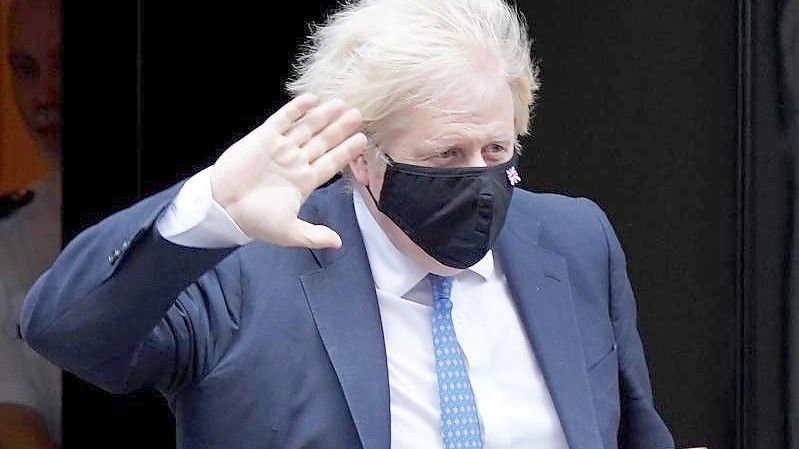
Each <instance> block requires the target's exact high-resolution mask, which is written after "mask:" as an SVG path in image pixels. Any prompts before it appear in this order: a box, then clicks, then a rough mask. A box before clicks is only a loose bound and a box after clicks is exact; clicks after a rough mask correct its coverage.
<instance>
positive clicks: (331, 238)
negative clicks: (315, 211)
mask: <svg viewBox="0 0 799 449" xmlns="http://www.w3.org/2000/svg"><path fill="white" fill-rule="evenodd" d="M289 235H290V236H291V241H292V245H294V246H301V247H304V248H311V249H320V248H341V237H339V235H338V234H336V232H335V231H333V230H332V229H330V228H328V227H327V226H322V225H315V224H311V223H308V222H307V221H303V220H300V219H299V218H298V219H297V220H296V221H295V222H294V223H293V224H292V226H291V230H290V231H289Z"/></svg>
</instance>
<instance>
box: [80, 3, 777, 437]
mask: <svg viewBox="0 0 799 449" xmlns="http://www.w3.org/2000/svg"><path fill="white" fill-rule="evenodd" d="M333 3H334V2H333V1H327V2H293V3H291V4H284V5H282V6H283V7H284V8H285V9H282V10H281V12H280V13H278V12H277V11H276V10H275V7H274V6H273V5H270V4H267V3H262V2H252V3H245V2H237V3H231V2H228V3H223V4H216V5H214V6H213V7H209V6H203V7H200V6H198V4H197V3H186V2H180V3H161V4H158V3H151V4H147V5H144V7H142V4H141V1H140V2H138V5H137V4H135V3H132V2H131V3H129V4H127V5H122V4H121V3H120V4H119V5H117V4H114V7H113V8H111V7H107V9H103V10H101V11H98V10H97V6H96V5H94V4H92V5H89V4H84V3H81V2H73V3H70V4H67V5H65V110H64V113H65V117H66V118H65V223H66V234H67V237H68V238H69V237H71V236H73V235H74V234H75V233H76V232H78V231H79V230H81V229H83V228H84V227H85V226H87V225H89V224H91V223H93V222H96V221H97V220H99V219H101V218H102V217H104V216H105V215H107V214H109V213H111V212H112V211H114V210H117V209H119V208H121V207H125V206H126V205H128V204H130V203H131V202H133V201H135V200H136V199H137V198H141V197H142V196H144V195H147V194H150V193H152V192H155V191H157V190H160V189H162V188H164V187H166V186H168V185H170V184H172V183H174V182H175V181H177V180H179V179H181V178H183V177H186V176H189V175H190V174H192V173H194V172H196V171H198V170H199V169H201V168H203V167H205V166H207V165H208V164H210V163H212V162H213V160H214V159H215V157H216V156H217V155H218V154H220V153H221V151H222V150H224V148H226V147H227V146H228V145H230V144H231V143H233V142H234V141H235V140H236V139H237V138H238V137H241V136H243V135H244V134H245V133H246V132H247V131H248V130H249V129H252V128H253V127H255V126H256V125H257V124H258V123H259V122H260V121H261V120H263V119H264V118H266V117H267V116H268V115H269V113H270V112H271V111H273V110H274V109H275V108H276V107H278V106H279V105H280V104H281V103H282V102H283V101H285V100H286V99H287V97H286V96H285V94H284V93H283V91H282V83H283V81H284V80H285V78H286V76H287V74H288V69H289V63H290V55H291V54H292V53H293V52H294V51H295V50H296V48H297V46H298V45H299V43H300V42H301V40H302V36H303V35H304V33H305V32H306V27H305V25H304V22H305V21H306V20H308V19H314V20H315V19H318V18H319V17H321V15H322V14H323V12H324V11H325V10H326V9H327V8H328V7H329V6H330V5H331V4H333ZM775 4H776V3H772V2H769V1H764V2H762V3H760V2H758V6H757V7H754V8H753V7H752V6H751V5H750V4H749V3H748V2H745V1H743V0H741V1H738V2H735V1H718V0H697V1H692V2H629V1H626V0H612V1H606V2H590V1H587V0H581V1H570V2H564V1H555V0H536V1H532V0H530V1H520V8H521V9H522V10H523V11H524V12H525V14H526V15H527V17H528V19H529V22H530V25H531V29H532V33H533V35H534V37H535V38H536V44H535V53H536V56H537V57H538V58H539V60H540V63H541V68H542V78H543V90H542V92H541V94H542V95H541V100H540V103H539V105H538V107H537V113H536V120H535V132H534V134H533V136H532V137H531V138H529V139H527V141H526V142H525V155H524V157H523V160H522V165H523V167H524V171H525V172H526V176H525V185H524V187H525V188H527V189H530V190H542V191H556V192H561V193H566V194H569V195H579V196H587V197H590V198H592V199H594V200H596V201H597V202H598V203H599V204H600V205H601V206H603V207H604V208H605V210H606V211H607V212H608V215H609V216H610V218H611V220H612V221H613V223H614V225H615V226H616V229H617V231H618V233H619V236H620V239H621V241H622V244H623V245H624V247H625V249H626V252H627V255H628V259H629V270H630V276H631V279H632V281H633V284H634V288H635V290H636V293H637V297H638V300H639V316H640V328H641V333H642V336H643V339H644V344H645V347H646V349H647V354H648V357H649V365H650V369H651V374H652V378H653V384H654V389H655V398H656V403H657V405H658V406H659V408H660V410H661V411H662V413H663V415H664V417H665V419H666V421H667V423H668V424H669V425H670V426H671V428H672V429H673V431H674V434H675V437H676V439H677V440H678V444H679V445H680V446H692V445H698V444H706V445H709V446H710V447H713V448H730V447H735V448H764V449H765V448H769V449H772V448H779V447H783V445H784V438H785V435H784V433H785V429H784V424H783V420H784V406H783V404H782V399H781V398H782V395H783V391H782V385H783V380H784V377H783V374H782V364H781V360H782V340H781V338H782V307H783V305H782V304H783V296H782V291H783V290H782V289H783V284H782V277H781V276H782V275H783V272H782V271H781V270H782V267H783V265H781V264H782V262H783V259H784V257H785V246H784V237H785V234H786V219H787V216H786V212H785V210H787V209H786V207H785V206H786V205H785V204H784V203H785V196H786V191H787V190H786V189H787V187H786V185H787V184H786V182H787V175H786V174H785V173H783V171H784V168H785V166H786V165H785V158H784V154H783V151H782V147H780V141H779V138H778V135H779V130H778V129H777V128H776V125H775V123H776V122H775V121H774V120H776V117H777V102H776V100H775V98H776V97H775V96H776V91H775V89H776V86H777V84H776V82H777V80H776V75H775V73H776V72H775V70H776V62H775V61H776V55H775V54H773V51H772V50H773V44H774V42H773V36H772V34H773V29H771V28H769V27H772V26H773V21H774V16H775V14H776V12H775V11H776V7H775ZM137 74H138V75H140V76H137ZM64 402H65V411H64V413H65V422H64V425H65V447H67V449H69V448H78V447H95V446H98V447H99V446H101V445H102V446H106V445H107V444H109V443H114V442H117V441H119V439H120V438H124V440H125V441H126V442H128V443H130V444H133V445H141V446H143V447H172V446H173V439H174V433H173V432H172V421H171V417H170V415H169V413H168V410H166V408H165V407H164V405H163V403H162V401H160V399H159V398H158V397H157V395H156V394H154V393H149V392H144V393H141V394H137V395H134V396H132V397H124V398H120V397H112V396H110V395H107V394H105V393H102V392H100V391H99V390H97V389H95V388H93V387H89V386H87V385H85V384H83V383H82V382H80V381H79V380H77V379H74V378H73V377H71V376H69V375H67V376H66V387H65V399H64Z"/></svg>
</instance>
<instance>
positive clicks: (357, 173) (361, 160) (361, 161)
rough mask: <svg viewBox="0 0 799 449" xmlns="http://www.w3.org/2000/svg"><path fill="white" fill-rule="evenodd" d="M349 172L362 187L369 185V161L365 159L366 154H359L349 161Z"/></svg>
mask: <svg viewBox="0 0 799 449" xmlns="http://www.w3.org/2000/svg"><path fill="white" fill-rule="evenodd" d="M350 172H352V177H353V179H355V181H356V182H357V183H358V184H360V185H362V186H364V187H366V186H368V185H369V161H367V160H366V155H364V154H360V155H358V157H356V158H355V159H353V160H351V161H350Z"/></svg>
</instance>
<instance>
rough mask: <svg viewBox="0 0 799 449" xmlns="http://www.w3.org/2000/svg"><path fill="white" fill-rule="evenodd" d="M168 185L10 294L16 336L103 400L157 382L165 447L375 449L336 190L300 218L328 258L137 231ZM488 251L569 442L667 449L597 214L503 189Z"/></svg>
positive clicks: (359, 254)
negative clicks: (336, 239) (168, 415)
mask: <svg viewBox="0 0 799 449" xmlns="http://www.w3.org/2000/svg"><path fill="white" fill-rule="evenodd" d="M179 188H180V185H176V186H175V187H173V188H171V189H169V190H166V191H164V192H161V193H159V194H157V195H154V196H152V197H150V198H147V199H145V200H143V201H141V202H140V203H138V204H136V205H134V206H133V207H131V208H129V209H127V210H124V211H122V212H119V213H117V214H115V215H112V216H110V217H109V218H107V219H105V220H104V221H103V222H101V223H99V224H97V225H95V226H93V227H91V228H89V229H88V230H86V231H84V232H83V233H82V234H80V235H79V236H77V237H76V238H75V239H74V240H73V241H72V242H71V243H70V244H69V245H68V247H67V248H66V249H65V250H64V251H63V252H62V254H61V255H60V257H59V258H58V260H57V261H56V262H55V263H54V265H53V266H52V268H51V269H50V270H49V271H48V272H47V273H45V274H44V275H43V276H42V277H41V278H40V279H39V280H38V281H37V282H36V284H35V285H34V287H33V288H32V290H31V291H30V293H29V294H28V297H27V298H26V301H25V304H24V308H23V313H22V331H23V336H24V338H25V339H26V340H27V341H28V342H29V344H30V345H31V346H33V347H34V348H35V349H37V350H38V351H39V352H41V353H42V354H43V355H45V356H46V357H47V358H49V359H50V360H51V361H53V362H54V363H56V364H58V365H61V366H62V367H64V368H65V369H67V370H69V371H71V372H73V373H76V374H77V375H79V376H80V377H82V378H84V379H86V380H88V381H90V382H92V383H94V384H96V385H99V386H101V387H103V388H105V389H107V390H110V391H112V392H130V391H134V390H137V389H141V388H148V387H149V388H157V389H158V390H159V391H161V392H162V393H163V394H164V396H165V397H166V398H167V400H168V402H169V404H170V406H171V407H172V409H173V411H174V412H175V415H176V419H177V427H178V432H177V435H178V445H179V447H181V448H195V449H200V448H225V449H229V448H281V449H283V448H286V449H288V448H346V449H351V448H363V449H387V448H389V447H390V441H391V435H390V432H391V429H390V416H389V388H388V374H387V368H386V353H385V346H384V341H383V334H382V329H381V321H380V316H379V313H380V312H379V309H378V305H377V297H376V293H375V287H374V283H373V278H372V274H371V272H370V268H369V263H368V260H367V257H366V251H365V249H364V245H363V242H362V240H361V235H360V231H359V229H358V225H357V222H356V219H355V213H354V209H353V203H352V194H351V193H350V192H348V191H347V189H346V188H344V185H343V183H342V182H341V181H338V182H335V183H333V184H332V185H331V186H329V187H327V188H324V189H321V190H318V191H316V192H314V193H313V194H312V195H311V196H310V198H309V199H308V200H307V202H306V203H305V204H304V205H303V208H302V212H301V216H302V217H303V218H305V219H306V220H308V221H311V222H313V223H321V224H325V225H327V226H329V227H331V228H332V229H334V230H336V231H337V232H338V233H339V235H340V236H341V238H342V240H343V247H342V248H341V249H338V250H330V249H326V250H309V249H299V248H283V247H276V246H273V245H269V244H265V243H260V242H254V243H250V244H247V245H244V246H241V247H238V248H227V249H197V248H187V247H182V246H179V245H175V244H173V243H171V242H169V241H167V240H165V239H164V238H162V237H161V236H160V235H159V234H158V232H157V231H156V230H155V229H154V222H155V220H156V219H157V217H158V216H159V214H160V213H161V211H162V210H163V209H164V208H165V207H167V206H168V205H169V204H170V203H171V201H172V199H173V198H174V197H175V195H176V194H177V192H178V190H179ZM495 250H496V254H497V256H498V257H499V258H500V261H501V263H502V267H503V269H504V271H505V273H506V275H507V279H508V283H509V285H510V288H511V292H512V295H513V298H514V300H515V303H516V306H517V308H518V313H519V315H520V316H521V318H522V321H523V323H524V326H525V330H526V332H527V336H528V337H529V340H530V343H531V345H532V347H533V349H534V352H535V355H536V357H537V359H538V364H539V365H540V367H541V370H542V371H543V375H544V378H545V379H546V382H547V385H548V387H549V390H550V392H551V396H552V399H553V401H554V404H555V408H556V410H557V413H558V416H559V418H560V422H561V424H562V426H563V430H564V431H565V434H566V439H567V441H568V443H569V447H570V448H571V449H614V448H617V447H619V448H636V449H663V448H671V447H673V445H674V443H673V440H672V437H671V435H670V433H669V431H668V429H667V428H666V426H665V425H664V423H663V421H662V420H661V418H660V416H659V415H658V413H657V411H656V410H655V408H654V405H653V401H652V393H651V387H650V382H649V374H648V370H647V365H646V361H645V359H644V352H643V348H642V346H641V341H640V338H639V334H638V330H637V326H636V305H635V299H634V297H633V292H632V289H631V287H630V284H629V281H628V279H627V274H626V268H625V259H624V255H623V253H622V250H621V247H620V245H619V242H618V240H617V239H616V236H615V234H614V232H613V230H612V228H611V225H610V224H609V222H608V220H607V218H606V216H605V214H604V213H603V212H602V211H601V210H600V209H599V208H598V207H597V206H596V205H594V203H592V202H590V201H588V200H585V199H573V198H567V197H563V196H558V195H549V194H534V193H530V192H526V191H523V190H520V189H516V190H515V192H514V195H513V200H512V203H511V206H510V210H509V212H508V216H507V220H506V223H505V226H504V228H503V229H502V231H501V233H500V235H499V238H498V241H497V243H496V246H495ZM486 299H490V298H486Z"/></svg>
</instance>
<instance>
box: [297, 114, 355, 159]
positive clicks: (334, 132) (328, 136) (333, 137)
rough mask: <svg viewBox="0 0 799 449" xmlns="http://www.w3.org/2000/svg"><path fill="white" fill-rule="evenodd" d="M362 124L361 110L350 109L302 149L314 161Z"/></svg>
mask: <svg viewBox="0 0 799 449" xmlns="http://www.w3.org/2000/svg"><path fill="white" fill-rule="evenodd" d="M360 126H361V112H360V111H358V110H357V109H350V110H348V111H347V112H345V113H344V114H342V115H341V116H340V117H339V118H338V119H336V121H334V122H333V123H331V124H329V125H328V126H327V127H326V128H325V129H323V130H322V131H321V132H319V133H318V134H317V135H315V136H313V138H312V139H311V140H309V141H308V143H307V144H305V146H303V148H302V149H303V151H305V154H306V155H307V156H308V160H309V161H310V162H313V161H315V160H316V159H318V158H320V157H322V155H323V154H325V153H326V152H327V151H328V150H329V149H331V148H335V147H336V146H337V145H339V144H340V143H341V142H343V141H344V140H345V139H346V138H347V137H349V136H351V135H352V133H354V132H355V131H357V130H358V128H360Z"/></svg>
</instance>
